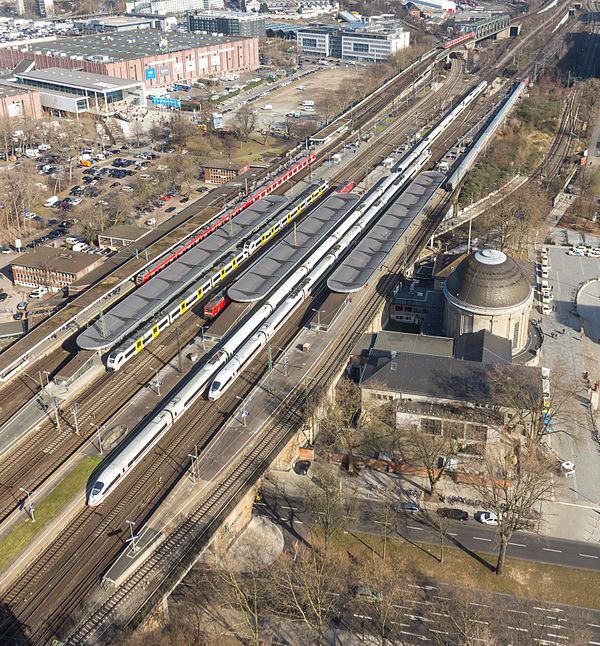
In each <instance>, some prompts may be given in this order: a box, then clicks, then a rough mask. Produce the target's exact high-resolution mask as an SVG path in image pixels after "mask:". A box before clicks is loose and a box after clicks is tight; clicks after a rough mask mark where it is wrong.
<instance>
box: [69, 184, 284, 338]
mask: <svg viewBox="0 0 600 646" xmlns="http://www.w3.org/2000/svg"><path fill="white" fill-rule="evenodd" d="M286 202H287V200H286V199H285V198H284V197H281V196H279V195H268V196H267V197H264V198H263V199H262V200H259V201H258V202H255V203H254V204H252V205H251V206H249V207H248V208H247V209H245V210H244V211H242V212H241V213H240V214H239V215H237V216H236V217H235V218H231V220H230V222H229V223H228V224H226V225H224V226H222V227H221V228H220V229H217V230H215V231H213V232H212V233H211V234H210V235H209V236H208V237H206V238H205V239H204V240H203V241H202V242H201V243H200V244H198V245H196V246H195V247H192V248H191V249H190V250H189V251H187V252H186V253H185V254H183V255H182V256H181V257H180V258H179V259H178V260H177V261H176V262H173V263H172V264H170V265H168V266H167V267H165V269H163V270H162V271H161V272H160V273H159V274H158V275H157V276H155V277H154V278H152V279H151V280H149V281H148V282H146V283H144V284H143V285H140V286H139V287H138V288H137V289H136V290H135V291H134V292H133V293H132V294H130V295H129V296H127V297H126V298H124V299H123V300H121V301H120V302H119V303H118V304H117V305H115V306H114V307H113V308H112V309H111V310H110V311H109V312H107V314H106V315H105V316H103V317H102V319H101V320H98V321H96V322H95V323H94V324H93V325H91V326H90V327H89V328H88V329H87V330H85V331H84V332H82V333H81V334H80V335H79V336H78V337H77V345H78V346H79V347H80V348H82V349H84V350H101V349H104V348H108V347H110V346H112V345H114V344H115V343H118V342H119V341H120V340H121V339H123V337H125V336H126V335H127V334H129V333H130V332H133V330H135V329H136V328H137V327H139V326H140V325H141V324H143V323H144V321H146V320H148V319H149V318H150V317H151V316H153V315H154V314H156V313H157V312H159V311H160V310H161V308H163V307H164V306H165V305H167V304H168V303H169V302H170V301H171V300H172V299H173V298H175V297H176V296H177V295H178V294H180V293H181V292H182V291H183V290H185V289H186V288H187V287H189V286H190V285H191V284H192V283H193V282H194V281H196V280H198V279H199V278H200V277H201V276H202V275H203V274H205V273H207V272H209V271H210V272H212V273H215V272H218V271H219V269H221V267H220V266H219V267H217V266H216V264H217V263H218V261H219V259H222V258H224V256H225V255H227V254H228V253H231V252H233V251H234V250H235V249H236V247H237V246H238V245H240V244H241V243H242V241H243V240H244V239H245V238H246V237H247V236H248V232H249V231H253V230H254V229H256V228H257V227H259V226H260V225H261V224H262V223H263V222H264V221H265V220H266V219H268V218H270V217H271V216H273V215H274V214H275V213H276V212H277V211H278V210H279V209H281V208H282V207H283V206H284V205H285V204H286ZM223 262H225V261H223ZM230 264H231V263H230Z"/></svg>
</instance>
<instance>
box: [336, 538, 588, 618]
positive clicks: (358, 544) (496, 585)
mask: <svg viewBox="0 0 600 646" xmlns="http://www.w3.org/2000/svg"><path fill="white" fill-rule="evenodd" d="M337 540H338V542H339V546H340V547H341V548H343V549H345V550H348V551H350V552H352V553H353V554H354V555H355V556H356V557H357V558H358V559H359V560H361V561H362V560H363V559H364V558H365V557H367V556H368V557H369V558H371V557H372V555H373V551H374V552H375V554H378V555H381V553H382V546H383V538H382V537H381V536H373V535H367V534H359V533H357V532H352V533H347V534H343V535H339V536H338V538H337ZM448 544H449V541H448V540H446V545H448ZM387 550H388V554H391V553H395V554H396V555H397V556H399V557H400V558H402V559H403V560H404V561H405V562H406V568H407V574H409V575H412V576H414V577H415V578H417V579H427V580H433V581H439V582H442V583H448V584H452V585H457V586H459V587H466V588H473V589H477V590H487V591H489V592H501V593H505V594H512V595H516V596H521V597H533V598H536V599H540V600H542V601H551V602H557V603H563V604H568V605H573V606H581V607H585V608H596V609H600V573H598V572H591V571H588V570H577V569H574V568H573V569H572V568H567V567H560V566H556V565H547V564H545V563H535V562H532V561H521V560H519V559H510V558H507V559H506V564H505V569H504V575H503V576H497V575H496V574H495V573H494V572H493V568H494V566H495V565H496V558H495V556H494V555H492V554H479V553H467V552H464V551H463V550H460V549H457V548H448V547H446V549H445V550H444V562H443V563H442V564H440V563H439V561H438V560H437V558H436V557H438V556H439V547H437V546H435V545H426V544H423V545H414V544H411V543H408V542H406V541H403V540H399V539H398V540H389V539H388V544H387Z"/></svg>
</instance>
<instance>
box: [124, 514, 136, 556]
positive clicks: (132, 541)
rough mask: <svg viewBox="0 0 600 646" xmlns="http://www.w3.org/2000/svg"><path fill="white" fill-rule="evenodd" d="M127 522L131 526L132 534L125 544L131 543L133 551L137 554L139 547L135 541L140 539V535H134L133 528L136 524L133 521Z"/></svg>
mask: <svg viewBox="0 0 600 646" xmlns="http://www.w3.org/2000/svg"><path fill="white" fill-rule="evenodd" d="M125 522H126V523H127V524H128V525H129V531H130V533H131V536H130V537H129V538H126V539H125V542H126V543H131V546H132V548H133V551H134V552H135V551H136V550H137V545H136V544H135V541H136V540H137V539H138V538H139V537H140V535H139V534H134V533H133V526H134V525H135V523H134V522H133V521H132V520H126V521H125Z"/></svg>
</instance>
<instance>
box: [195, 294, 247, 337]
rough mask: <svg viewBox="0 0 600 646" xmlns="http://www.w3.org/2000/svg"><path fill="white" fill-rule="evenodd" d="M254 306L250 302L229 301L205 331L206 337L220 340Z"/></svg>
mask: <svg viewBox="0 0 600 646" xmlns="http://www.w3.org/2000/svg"><path fill="white" fill-rule="evenodd" d="M251 307H252V305H251V304H250V303H236V302H233V303H229V305H228V306H227V307H226V308H225V309H224V310H223V311H222V312H221V313H220V314H219V316H217V318H216V319H215V320H214V321H213V322H212V323H211V324H210V325H209V327H208V330H207V331H206V332H204V338H206V339H208V340H209V341H220V340H221V339H222V338H223V337H224V336H225V335H226V334H227V332H229V330H231V328H232V327H233V326H234V325H235V324H236V323H237V322H238V321H239V320H240V319H241V318H242V316H244V314H245V313H246V312H247V311H248V310H249V309H250V308H251Z"/></svg>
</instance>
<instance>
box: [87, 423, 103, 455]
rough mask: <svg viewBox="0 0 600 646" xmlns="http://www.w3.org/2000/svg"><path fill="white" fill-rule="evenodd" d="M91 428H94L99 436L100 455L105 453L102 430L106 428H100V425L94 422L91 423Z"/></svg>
mask: <svg viewBox="0 0 600 646" xmlns="http://www.w3.org/2000/svg"><path fill="white" fill-rule="evenodd" d="M90 426H93V427H94V428H95V429H96V433H97V435H98V447H99V449H100V455H102V454H103V453H104V451H103V449H102V436H101V435H100V429H105V428H106V426H98V424H94V422H90Z"/></svg>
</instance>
